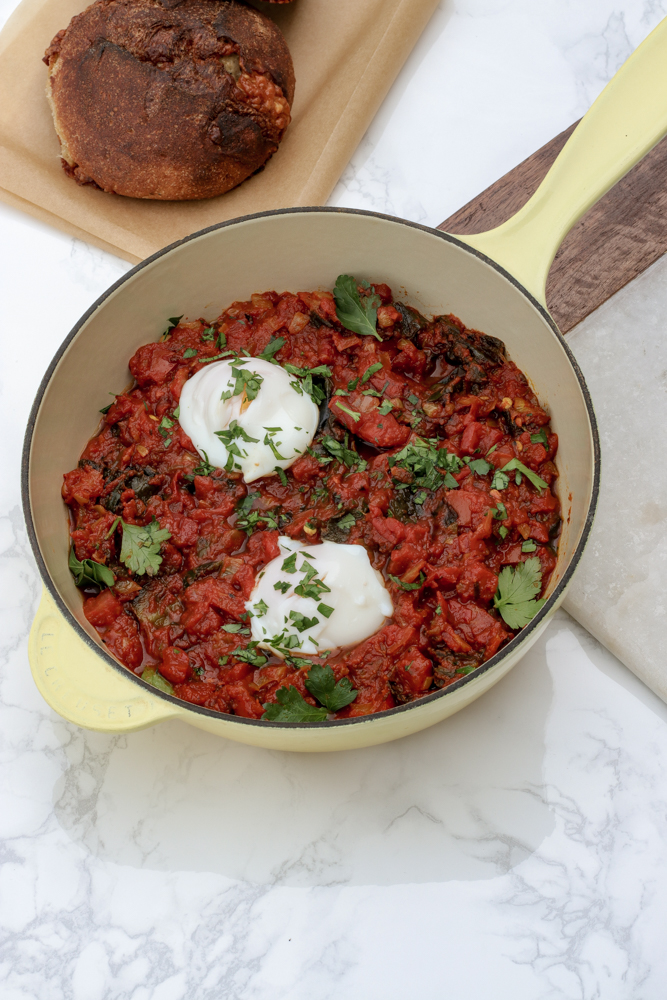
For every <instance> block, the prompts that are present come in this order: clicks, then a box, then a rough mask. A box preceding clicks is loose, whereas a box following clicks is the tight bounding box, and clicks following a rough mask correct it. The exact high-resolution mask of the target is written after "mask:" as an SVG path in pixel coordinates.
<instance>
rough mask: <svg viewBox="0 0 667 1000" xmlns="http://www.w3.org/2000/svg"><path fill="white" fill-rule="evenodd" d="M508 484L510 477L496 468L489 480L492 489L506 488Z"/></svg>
mask: <svg viewBox="0 0 667 1000" xmlns="http://www.w3.org/2000/svg"><path fill="white" fill-rule="evenodd" d="M509 484H510V477H509V476H508V475H507V473H506V472H503V471H502V470H501V469H496V471H495V472H494V474H493V479H492V480H491V489H492V490H506V489H507V487H508V486H509Z"/></svg>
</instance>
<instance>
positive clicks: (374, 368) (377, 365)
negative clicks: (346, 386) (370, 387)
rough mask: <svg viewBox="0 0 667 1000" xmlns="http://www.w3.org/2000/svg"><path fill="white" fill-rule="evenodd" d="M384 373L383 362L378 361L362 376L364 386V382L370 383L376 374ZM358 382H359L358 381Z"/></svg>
mask: <svg viewBox="0 0 667 1000" xmlns="http://www.w3.org/2000/svg"><path fill="white" fill-rule="evenodd" d="M381 371H382V362H381V361H376V362H375V364H374V365H369V367H368V368H367V369H366V371H365V372H364V374H363V375H362V376H361V382H362V385H363V383H364V382H368V380H369V378H370V377H371V375H375V373H376V372H381ZM357 381H358V380H357ZM355 388H356V386H355Z"/></svg>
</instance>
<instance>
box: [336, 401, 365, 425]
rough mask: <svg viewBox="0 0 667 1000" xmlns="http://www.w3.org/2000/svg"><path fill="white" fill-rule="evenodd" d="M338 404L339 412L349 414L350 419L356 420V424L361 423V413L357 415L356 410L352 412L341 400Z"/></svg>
mask: <svg viewBox="0 0 667 1000" xmlns="http://www.w3.org/2000/svg"><path fill="white" fill-rule="evenodd" d="M336 404H337V406H338V409H339V410H342V411H343V413H347V415H348V416H349V417H352V419H353V420H354V422H355V424H358V423H359V419H360V417H361V414H360V413H357V412H356V410H350V409H349V407H347V406H346V405H345V403H341V401H340V399H337V400H336Z"/></svg>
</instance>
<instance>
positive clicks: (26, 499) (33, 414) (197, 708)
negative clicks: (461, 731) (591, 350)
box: [21, 206, 600, 730]
mask: <svg viewBox="0 0 667 1000" xmlns="http://www.w3.org/2000/svg"><path fill="white" fill-rule="evenodd" d="M314 213H316V214H329V215H358V216H366V217H368V218H374V219H382V220H383V221H386V222H392V223H394V224H397V225H403V226H408V227H409V228H410V229H418V230H421V231H422V232H425V233H428V234H429V235H430V236H436V237H438V238H439V239H442V240H445V241H446V242H448V243H453V244H454V245H455V246H457V247H460V248H461V249H462V250H465V251H466V252H467V253H469V254H472V255H473V256H474V257H477V258H479V260H481V261H484V263H485V264H488V265H489V266H490V267H492V268H494V270H496V271H498V273H499V274H502V275H503V277H504V278H506V279H507V280H508V281H509V282H510V283H511V284H512V285H514V286H515V288H517V289H518V291H519V292H521V294H522V295H524V297H525V298H527V299H528V301H529V302H530V303H531V305H532V306H534V308H535V309H536V310H537V311H538V312H539V313H540V315H541V316H542V318H543V319H544V321H545V322H546V323H547V325H548V326H549V327H550V328H551V330H552V332H553V333H554V335H555V336H556V338H557V339H558V341H559V342H560V344H561V347H562V348H563V350H564V351H565V354H566V356H567V358H568V360H569V362H570V364H571V366H572V369H573V371H574V374H575V376H576V378H577V381H578V382H579V387H580V389H581V392H582V395H583V398H584V402H585V405H586V411H587V413H588V419H589V424H590V430H591V436H592V438H593V455H594V468H593V486H592V491H591V499H590V503H589V506H588V512H587V515H586V520H585V522H584V527H583V530H582V533H581V538H580V539H579V543H578V545H577V547H576V549H575V551H574V554H573V556H572V558H571V560H570V562H569V564H568V566H567V568H566V570H565V572H564V574H563V577H562V579H561V580H560V581H559V583H558V585H557V586H556V588H555V590H554V592H553V593H552V594H551V595H550V597H549V598H548V600H547V601H546V603H545V604H544V606H543V607H542V608H541V609H540V611H539V612H538V613H537V615H535V617H534V618H533V619H532V620H531V621H530V622H529V623H528V625H526V626H525V628H523V629H522V630H521V632H519V634H518V635H516V636H515V637H514V638H513V639H512V640H511V641H510V642H509V643H508V644H507V645H506V646H503V648H502V649H501V650H499V651H498V652H497V653H495V654H494V656H492V657H491V658H490V659H489V660H487V662H486V663H483V664H481V666H479V667H477V668H476V669H475V670H474V671H473V672H472V673H470V674H467V675H466V676H465V677H462V678H461V679H460V680H458V681H455V682H454V683H453V684H450V685H449V686H448V687H445V688H440V689H438V690H436V691H433V692H432V693H430V694H426V695H423V696H422V697H421V698H419V699H417V700H416V701H412V702H408V703H407V704H405V705H397V706H395V707H394V708H389V709H386V710H385V711H383V712H377V713H375V714H374V715H362V716H358V717H356V718H353V719H335V720H331V721H329V720H325V721H323V722H307V723H302V722H270V723H268V722H265V721H262V720H261V719H245V718H243V717H242V716H238V715H227V714H225V713H222V712H216V711H214V710H213V709H210V708H204V707H202V706H201V705H192V704H190V703H189V702H185V701H182V700H181V699H180V698H176V697H175V696H173V695H170V694H167V693H166V692H163V691H160V690H159V689H158V688H155V687H153V686H152V685H151V684H149V683H148V682H147V681H144V680H142V679H141V677H139V676H138V675H137V674H134V673H132V671H130V670H128V669H127V667H125V666H123V665H122V664H121V663H119V662H118V660H116V659H115V658H114V657H113V656H111V654H110V653H108V652H107V650H106V649H104V647H102V646H99V645H98V644H97V643H96V642H95V641H94V640H93V639H92V638H91V637H90V636H89V635H88V633H87V632H86V631H85V630H84V629H83V628H82V627H81V625H80V624H79V622H78V621H77V619H76V618H75V617H74V615H73V614H72V612H71V611H70V610H69V608H68V607H67V605H66V604H65V602H64V601H63V600H62V598H61V597H60V594H59V593H58V590H57V588H56V586H55V584H54V582H53V580H52V579H51V575H50V573H49V571H48V569H47V567H46V564H45V562H44V559H43V557H42V553H41V549H40V546H39V542H38V539H37V533H36V531H35V525H34V522H33V518H32V509H31V505H30V489H29V482H30V478H29V467H30V449H31V445H32V438H33V432H34V429H35V422H36V419H37V414H38V412H39V408H40V406H41V403H42V399H43V397H44V393H45V392H46V389H47V387H48V385H49V383H50V381H51V377H52V375H53V373H54V371H55V369H56V367H57V365H58V362H59V361H60V359H61V357H62V356H63V354H64V353H65V351H66V350H67V348H68V347H69V345H70V344H71V342H72V341H73V340H74V338H75V337H76V335H77V334H78V332H79V330H80V329H81V327H82V326H83V325H84V323H86V322H87V321H88V319H89V318H90V317H91V316H92V315H93V313H94V312H95V311H96V310H97V309H98V308H99V307H100V306H101V305H102V304H103V303H104V302H105V301H106V299H108V298H109V296H110V295H112V294H113V293H114V292H115V291H116V290H117V289H119V288H121V287H122V285H123V284H124V283H125V282H126V281H128V280H130V278H132V277H133V276H134V275H135V274H137V273H138V272H139V271H141V270H143V268H145V267H147V266H148V265H149V264H153V263H154V262H155V261H157V260H159V259H160V258H161V257H164V256H166V255H167V254H169V253H171V251H172V250H175V249H176V248H177V247H180V246H183V245H184V244H186V243H190V242H191V241H192V240H196V239H198V238H199V237H201V236H205V235H206V234H208V233H212V232H215V231H216V230H218V229H226V228H229V227H231V226H235V225H238V224H239V223H241V222H249V221H252V220H254V219H262V218H270V217H272V216H278V215H308V214H314ZM599 489H600V440H599V434H598V427H597V420H596V418H595V412H594V410H593V403H592V400H591V396H590V392H589V390H588V386H587V385H586V381H585V379H584V376H583V374H582V372H581V369H580V368H579V365H578V364H577V361H576V359H575V357H574V355H573V353H572V351H571V350H570V348H569V346H568V344H567V343H566V341H565V338H564V337H563V335H562V333H561V332H560V330H559V329H558V327H557V326H556V324H555V323H554V321H553V319H552V318H551V316H550V315H549V313H548V312H547V310H546V309H545V308H544V306H543V305H542V304H541V303H540V302H538V300H537V299H536V298H535V297H534V296H533V295H531V293H530V292H529V291H528V290H527V289H526V288H524V286H523V285H522V284H521V283H520V282H518V281H517V280H516V278H514V277H513V276H512V275H511V274H510V273H509V272H508V271H506V270H505V269H504V268H503V267H501V266H500V265H499V264H497V263H496V262H495V261H494V260H492V259H491V258H490V257H487V256H486V255H485V254H483V253H480V252H479V251H478V250H475V249H473V248H472V247H470V246H468V244H467V243H465V242H463V240H460V239H458V238H457V237H456V236H452V235H451V234H450V233H444V232H442V231H440V230H438V229H432V228H430V227H429V226H423V225H421V224H419V223H417V222H410V221H409V220H407V219H401V218H398V217H396V216H392V215H386V214H383V213H381V212H371V211H366V210H364V209H355V208H335V207H323V206H313V207H300V208H285V209H276V210H273V211H267V212H256V213H254V214H252V215H244V216H240V217H238V218H236V219H229V220H228V221H226V222H219V223H216V224H215V225H213V226H208V227H207V228H206V229H200V230H198V231H197V232H196V233H191V234H190V235H189V236H186V237H184V238H183V239H182V240H177V241H176V242H174V243H170V244H169V245H168V246H166V247H163V249H162V250H158V251H157V253H154V254H152V255H151V256H150V257H147V258H146V259H145V260H142V261H141V262H140V263H139V264H136V265H135V267H133V268H131V269H130V270H129V271H128V272H127V273H126V274H124V275H123V276H122V278H119V279H118V281H115V282H114V283H113V284H112V285H110V286H109V288H107V290H106V291H105V292H103V293H102V295H100V296H99V298H98V299H96V300H95V302H93V304H92V305H91V306H90V308H89V309H87V310H86V312H85V313H84V314H83V315H82V316H81V318H80V319H79V320H78V321H77V323H75V325H74V326H73V327H72V329H71V330H70V332H69V334H68V335H67V336H66V337H65V339H64V340H63V342H62V344H61V345H60V347H59V348H58V350H57V351H56V353H55V355H54V357H53V358H52V360H51V363H50V364H49V366H48V368H47V370H46V373H45V375H44V378H43V379H42V381H41V383H40V386H39V389H38V390H37V394H36V396H35V400H34V403H33V405H32V409H31V411H30V417H29V419H28V425H27V428H26V433H25V438H24V442H23V456H22V461H21V497H22V502H23V514H24V517H25V521H26V526H27V530H28V537H29V539H30V544H31V546H32V551H33V554H34V556H35V560H36V562H37V565H38V567H39V571H40V574H41V577H42V580H43V582H44V585H45V586H46V588H47V590H48V591H49V593H50V595H51V597H52V598H53V600H54V601H55V603H56V606H57V607H58V609H59V611H60V612H61V614H62V615H63V617H64V618H65V621H66V622H67V624H68V625H70V626H71V627H72V628H73V629H74V631H75V632H76V634H77V635H78V637H79V638H80V639H81V640H82V641H83V642H84V643H85V644H86V645H87V646H88V647H89V648H90V649H91V650H93V651H94V652H95V653H97V655H98V656H100V657H101V659H102V660H103V661H104V662H105V663H106V664H107V665H108V666H110V667H112V668H113V669H114V670H116V671H117V672H118V673H119V674H120V675H122V676H123V677H124V678H127V679H130V680H132V681H133V682H134V683H135V684H137V685H138V686H139V687H140V688H143V689H144V690H145V691H146V692H148V693H150V694H151V695H152V696H154V697H156V698H159V699H162V700H163V701H165V702H167V703H169V704H171V705H174V706H176V707H178V708H180V709H182V710H184V711H187V712H193V713H194V714H196V715H200V716H204V717H208V718H210V719H217V720H219V721H223V720H224V721H225V722H233V723H236V724H237V725H241V726H261V727H265V726H267V725H270V726H271V727H277V728H280V729H306V730H312V729H314V728H315V729H329V728H331V727H332V726H335V727H342V726H353V725H359V724H363V725H370V724H372V723H373V722H374V721H375V720H381V719H386V718H388V717H390V716H393V715H399V714H403V713H404V712H408V711H410V710H412V711H414V710H415V709H416V708H419V707H423V706H425V705H427V704H428V703H430V702H433V701H436V700H439V699H440V698H446V697H447V696H448V695H450V694H451V693H453V692H454V691H456V690H458V689H459V688H462V687H464V686H465V685H466V684H469V683H471V681H473V680H476V679H478V678H479V677H480V676H481V675H482V674H484V673H486V672H487V671H488V670H492V669H493V668H494V667H496V666H498V665H499V664H500V663H501V662H502V660H504V659H505V658H506V657H507V656H508V655H511V653H512V652H513V651H514V650H515V649H517V647H518V646H519V645H521V644H522V643H524V642H525V641H526V639H527V637H528V636H529V635H530V634H531V632H533V631H534V630H535V629H537V628H539V626H540V625H541V623H542V622H543V621H544V619H545V618H546V617H548V616H549V615H550V614H551V611H552V609H553V607H554V605H555V604H556V603H558V601H559V599H560V597H561V595H562V594H563V591H564V590H565V589H566V588H567V586H568V584H569V582H570V579H571V578H572V575H573V573H574V571H575V569H576V567H577V565H578V563H579V560H580V559H581V556H582V554H583V551H584V548H585V546H586V542H587V541H588V537H589V535H590V531H591V527H592V524H593V518H594V516H595V508H596V506H597V501H598V495H599Z"/></svg>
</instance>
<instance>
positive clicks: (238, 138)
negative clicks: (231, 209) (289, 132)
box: [44, 0, 294, 200]
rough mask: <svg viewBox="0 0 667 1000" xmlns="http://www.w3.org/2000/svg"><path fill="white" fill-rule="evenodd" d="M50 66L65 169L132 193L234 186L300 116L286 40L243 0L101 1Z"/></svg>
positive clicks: (65, 38) (53, 54)
mask: <svg viewBox="0 0 667 1000" xmlns="http://www.w3.org/2000/svg"><path fill="white" fill-rule="evenodd" d="M44 61H45V62H46V64H47V65H48V67H49V78H48V84H47V97H48V99H49V103H50V105H51V110H52V112H53V120H54V123H55V127H56V131H57V133H58V136H59V138H60V143H61V154H62V162H63V167H64V169H65V171H66V172H67V173H68V174H69V175H70V176H72V177H74V178H75V179H76V180H77V181H78V182H79V183H80V184H95V185H97V186H98V187H100V188H102V190H104V191H111V192H114V193H116V194H122V195H126V196H128V197H132V198H155V199H160V200H172V199H173V200H184V199H189V198H211V197H213V196H214V195H218V194H222V193H223V192H225V191H229V190H230V188H233V187H235V186H236V185H237V184H240V183H241V181H243V180H245V179H246V177H249V176H250V174H252V173H254V172H255V171H256V170H258V169H259V168H260V167H261V166H262V165H263V164H264V163H266V161H267V160H268V159H269V157H270V156H272V154H273V153H274V152H275V151H276V149H277V148H278V144H279V143H280V141H281V139H282V137H283V134H284V132H285V129H286V128H287V126H288V124H289V121H290V107H291V104H292V99H293V96H294V69H293V67H292V59H291V57H290V53H289V50H288V48H287V44H286V43H285V39H284V38H283V36H282V34H281V33H280V31H279V29H278V28H277V27H276V25H275V24H274V23H273V21H271V20H270V19H269V18H268V17H266V16H265V15H264V14H261V13H260V12H259V11H257V10H256V9H255V8H254V7H251V6H249V5H247V4H246V3H244V2H242V0H162V2H160V0H96V2H95V3H93V4H92V5H91V6H90V7H88V8H87V9H86V10H85V11H83V13H82V14H78V15H77V16H76V17H73V18H72V20H71V22H70V24H69V27H68V28H67V29H65V30H64V31H59V32H58V34H57V35H56V36H55V38H54V39H53V41H52V43H51V45H50V46H49V48H48V49H47V51H46V55H45V57H44Z"/></svg>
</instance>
